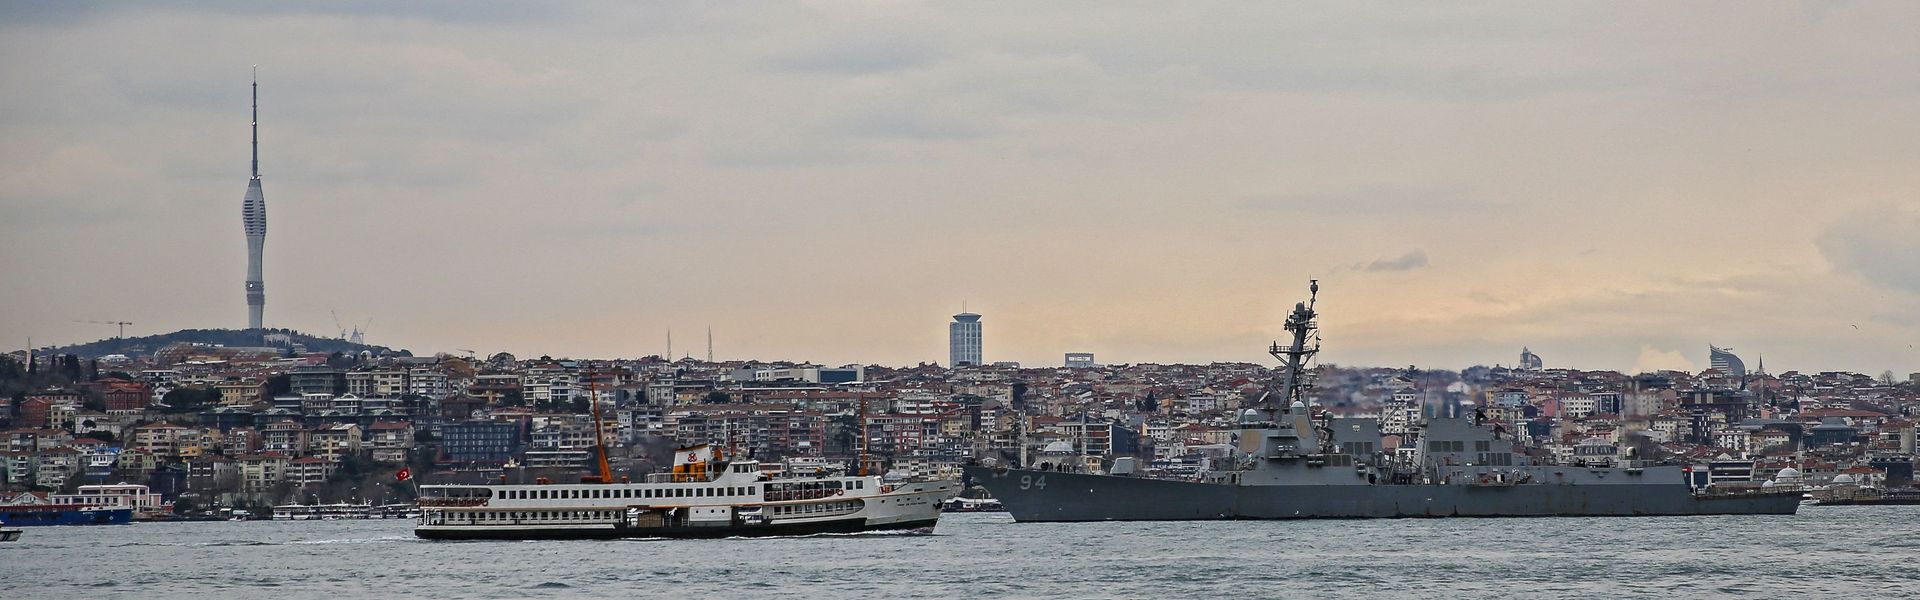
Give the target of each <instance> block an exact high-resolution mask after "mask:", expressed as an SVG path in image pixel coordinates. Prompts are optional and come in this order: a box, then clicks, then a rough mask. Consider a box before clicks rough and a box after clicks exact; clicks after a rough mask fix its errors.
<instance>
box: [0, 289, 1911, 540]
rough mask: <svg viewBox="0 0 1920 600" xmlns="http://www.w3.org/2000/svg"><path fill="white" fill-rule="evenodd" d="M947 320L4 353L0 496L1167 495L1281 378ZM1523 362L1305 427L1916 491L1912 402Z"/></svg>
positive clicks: (1343, 411) (1568, 460) (1882, 380)
mask: <svg viewBox="0 0 1920 600" xmlns="http://www.w3.org/2000/svg"><path fill="white" fill-rule="evenodd" d="M959 317H968V318H966V319H962V318H958V317H957V318H956V319H955V320H954V322H953V325H954V327H953V329H952V333H953V341H954V348H953V350H954V358H955V360H954V363H955V365H956V366H940V365H933V364H927V365H920V366H916V367H907V368H893V367H883V366H875V365H846V366H827V365H816V364H807V363H789V362H762V361H719V362H716V361H712V360H699V359H696V358H692V357H687V358H682V359H680V360H674V361H668V360H665V359H662V358H658V357H649V358H643V359H637V360H573V359H555V358H549V357H539V358H533V359H524V360H523V359H520V358H517V357H514V356H512V355H508V354H504V353H502V354H495V355H493V356H448V355H441V356H436V357H418V358H416V357H407V356H372V355H364V356H346V355H341V354H324V353H299V352H288V351H286V350H284V349H281V350H279V351H268V350H269V349H265V348H260V349H242V348H224V347H208V346H194V347H187V348H180V347H169V348H165V349H162V350H161V351H159V352H155V353H152V354H151V355H146V356H137V357H125V356H115V357H109V358H105V359H100V360H96V361H81V360H78V359H77V358H76V357H60V356H35V357H32V358H31V359H29V358H28V357H27V356H26V355H25V354H24V353H14V354H12V355H10V356H8V357H0V363H4V362H8V361H10V362H11V363H12V366H11V367H10V368H0V373H7V374H8V375H7V377H9V378H11V379H8V380H7V381H6V382H5V383H7V384H8V385H16V386H18V385H22V384H30V385H31V386H32V387H31V389H30V391H27V392H24V393H21V394H19V395H18V396H17V397H9V398H4V399H0V402H5V406H4V407H0V408H3V409H4V410H0V416H4V417H5V418H4V421H5V428H4V435H5V446H4V448H3V449H0V472H4V476H5V477H4V486H5V488H6V490H8V491H10V492H11V493H13V494H14V495H13V496H11V497H12V498H15V499H17V498H20V497H21V496H20V494H22V493H25V494H26V496H27V497H35V496H33V495H34V494H39V495H40V496H41V497H44V496H46V495H57V494H63V493H64V494H71V493H74V491H75V490H76V489H77V488H78V486H80V485H85V484H119V483H129V484H138V485H146V486H148V487H149V488H151V489H152V490H153V493H156V494H159V495H160V496H161V497H163V498H164V499H165V501H166V502H177V501H180V500H183V499H184V500H189V501H191V503H193V504H197V505H200V506H211V505H220V506H240V505H257V506H265V505H271V504H275V503H282V502H290V501H303V500H308V499H319V500H364V501H370V502H380V503H385V502H390V501H394V500H402V499H403V498H396V497H395V496H397V495H405V494H406V493H408V492H407V490H406V488H405V486H395V485H390V483H391V481H392V479H391V475H392V473H393V472H394V471H397V470H398V469H400V468H402V467H403V466H405V467H410V468H411V469H413V471H414V472H415V473H418V474H420V476H421V477H424V478H426V479H429V480H442V481H445V480H452V481H460V480H467V481H483V480H497V479H498V478H501V477H507V478H509V479H513V480H528V479H529V478H533V477H548V478H551V479H553V480H566V478H568V477H572V476H575V475H577V474H578V473H580V472H582V471H583V470H584V469H585V468H586V467H587V465H589V464H591V463H592V462H593V459H594V452H595V451H596V444H598V443H604V444H606V445H607V446H608V447H609V448H611V451H610V455H611V457H610V458H611V462H612V464H613V466H614V469H615V471H616V473H617V474H618V475H619V476H626V477H634V478H638V477H640V476H642V475H644V474H646V473H649V472H653V471H654V470H656V469H659V468H661V466H662V465H663V464H666V463H667V462H668V461H670V456H671V452H672V451H673V450H674V449H675V448H677V447H682V446H685V445H691V444H698V443H709V444H716V445H720V446H723V447H727V448H731V449H733V450H734V451H735V452H738V453H742V454H745V455H751V456H754V457H757V458H760V459H762V460H766V461H778V460H783V459H789V458H807V459H824V460H827V461H838V462H842V463H853V462H858V461H862V460H864V461H865V463H866V464H867V465H868V466H869V467H871V468H873V469H878V470H888V471H898V472H902V473H910V474H927V475H953V474H955V473H956V471H957V469H958V467H959V466H960V465H962V464H964V463H966V462H967V461H971V460H983V459H993V460H997V461H1005V462H1017V461H1024V462H1027V463H1033V462H1036V461H1043V460H1053V461H1061V462H1057V463H1056V464H1063V463H1064V462H1066V461H1079V460H1082V458H1083V457H1092V459H1097V460H1101V461H1111V460H1112V459H1115V458H1120V457H1134V458H1135V459H1136V461H1137V464H1140V465H1142V469H1143V470H1145V471H1149V472H1157V473H1160V474H1162V475H1167V476H1180V475H1182V474H1191V473H1193V472H1196V471H1197V470H1199V469H1202V468H1204V466H1205V465H1206V464H1207V461H1208V460H1212V459H1217V458H1219V457H1223V456H1228V455H1230V453H1231V449H1232V448H1233V447H1235V444H1237V443H1238V442H1239V440H1237V439H1236V436H1237V435H1238V431H1239V427H1238V425H1237V422H1236V416H1237V415H1238V414H1239V412H1240V411H1242V410H1243V409H1245V408H1248V407H1251V406H1254V405H1255V403H1257V402H1259V400H1260V399H1261V398H1262V396H1263V394H1264V393H1266V392H1267V391H1268V390H1270V389H1271V387H1272V385H1273V379H1274V376H1275V371H1274V370H1273V369H1270V368H1269V367H1267V366H1263V365H1257V364H1248V363H1213V364H1206V365H1160V364H1130V365H1129V364H1122V365H1100V364H1096V363H1095V362H1094V359H1093V355H1092V354H1089V353H1069V354H1066V355H1065V360H1064V361H1063V363H1062V365H1061V366H1057V367H1041V368H1021V367H1018V366H980V365H978V364H977V361H978V360H979V359H980V356H979V354H978V353H979V348H980V346H979V335H980V331H979V329H978V324H979V321H978V318H977V317H978V315H973V314H971V313H963V314H962V315H960V316H959ZM1715 351H1716V352H1720V351H1721V350H1719V349H1717V348H1716V349H1715ZM1524 355H1525V356H1528V357H1532V360H1523V361H1522V364H1521V367H1520V368H1505V367H1474V368H1470V369H1466V370H1464V371H1460V372H1452V371H1433V370H1414V369H1410V368H1409V369H1395V368H1346V367H1322V368H1320V369H1319V370H1318V371H1317V372H1316V373H1315V380H1316V386H1315V388H1314V390H1315V392H1314V393H1315V399H1316V403H1317V404H1318V409H1317V410H1319V411H1321V412H1322V413H1323V414H1325V415H1328V416H1334V417H1374V418H1377V419H1379V422H1380V429H1381V432H1382V434H1383V442H1384V445H1385V446H1386V447H1385V448H1384V449H1383V450H1384V451H1389V452H1397V451H1407V450H1411V449H1413V448H1416V447H1417V444H1416V443H1415V442H1416V441H1417V440H1418V438H1419V435H1420V433H1421V431H1422V429H1423V427H1424V423H1425V420H1426V419H1427V418H1428V417H1430V416H1435V415H1462V416H1466V415H1471V416H1473V417H1474V418H1475V419H1476V422H1477V423H1479V424H1481V426H1485V427H1491V428H1497V430H1499V431H1502V432H1510V434H1511V435H1510V436H1507V437H1506V439H1510V440H1512V442H1513V443H1514V444H1515V445H1516V446H1515V449H1516V450H1517V451H1520V452H1524V453H1527V454H1530V455H1531V456H1532V458H1533V459H1535V460H1538V461H1548V462H1559V463H1565V464H1616V463H1623V462H1627V461H1636V460H1673V461H1686V462H1689V463H1699V464H1716V465H1721V467H1717V469H1719V470H1718V471H1716V472H1717V473H1718V475H1715V476H1716V477H1720V478H1722V479H1725V480H1726V481H1727V482H1728V483H1729V484H1732V483H1733V482H1736V481H1744V482H1749V483H1753V482H1760V481H1765V480H1769V479H1777V478H1778V477H1780V476H1781V473H1783V472H1786V473H1789V474H1791V475H1792V477H1793V478H1794V480H1795V481H1801V482H1806V483H1808V484H1811V485H1827V484H1831V483H1832V482H1834V481H1836V480H1838V479H1839V478H1840V477H1841V476H1843V475H1844V476H1845V477H1846V481H1847V482H1850V483H1851V482H1859V483H1852V484H1853V485H1874V486H1885V487H1898V486H1904V485H1909V484H1910V482H1911V481H1912V471H1913V456H1914V432H1915V421H1916V414H1920V385H1916V383H1914V382H1912V381H1906V382H1900V381H1895V380H1893V379H1892V378H1891V377H1889V376H1885V375H1883V376H1880V377H1874V376H1868V375H1863V374H1856V373H1843V372H1823V373H1799V372H1787V373H1782V374H1778V375H1774V374H1769V373H1765V372H1763V370H1762V371H1756V372H1751V373H1744V372H1742V370H1741V369H1736V368H1733V367H1735V366H1738V364H1739V363H1738V362H1737V358H1728V359H1727V360H1726V361H1725V364H1726V366H1727V367H1728V368H1725V369H1723V368H1720V367H1719V366H1716V367H1715V368H1713V369H1709V370H1707V371H1705V372H1701V373H1686V372H1677V371H1663V372H1659V373H1647V374H1640V375H1626V374H1622V373H1617V372H1611V371H1582V370H1576V369H1566V368H1554V369H1547V368H1544V365H1542V364H1541V363H1540V362H1539V360H1538V357H1537V356H1535V355H1533V354H1532V353H1531V352H1530V351H1527V352H1525V354H1524ZM1727 356H1729V357H1731V354H1730V353H1729V354H1728V355H1727ZM29 360H31V366H30V367H27V368H20V365H22V364H28V361H29ZM1715 362H1716V363H1720V362H1722V361H1721V359H1719V358H1716V359H1715ZM0 367H6V365H0ZM596 413H597V414H598V416H599V421H598V422H596V421H595V414H596ZM596 436H597V437H596ZM1069 455H1070V456H1069ZM862 457H864V459H863V458H862ZM1789 469H1791V471H1788V470H1789ZM375 495H378V496H379V497H375ZM5 497H8V496H0V498H5Z"/></svg>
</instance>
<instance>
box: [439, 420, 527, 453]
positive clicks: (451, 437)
mask: <svg viewBox="0 0 1920 600" xmlns="http://www.w3.org/2000/svg"><path fill="white" fill-rule="evenodd" d="M440 438H441V442H440V457H441V459H442V460H444V461H447V462H485V463H504V462H507V461H509V460H512V459H513V455H514V453H516V452H518V451H519V450H520V426H519V425H518V424H515V423H494V422H490V421H467V422H463V423H447V424H444V425H441V426H440Z"/></svg>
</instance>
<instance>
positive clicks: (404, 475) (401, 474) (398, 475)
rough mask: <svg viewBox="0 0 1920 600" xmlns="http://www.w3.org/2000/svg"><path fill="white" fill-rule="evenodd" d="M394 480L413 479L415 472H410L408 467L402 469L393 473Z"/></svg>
mask: <svg viewBox="0 0 1920 600" xmlns="http://www.w3.org/2000/svg"><path fill="white" fill-rule="evenodd" d="M393 478H394V479H397V480H400V481H406V480H408V479H413V471H411V470H409V469H408V468H406V467H400V470H398V471H394V472H393Z"/></svg>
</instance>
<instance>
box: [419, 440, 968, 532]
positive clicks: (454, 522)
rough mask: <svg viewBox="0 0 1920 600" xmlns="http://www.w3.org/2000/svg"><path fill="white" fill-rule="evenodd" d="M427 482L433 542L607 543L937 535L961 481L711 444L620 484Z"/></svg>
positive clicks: (425, 510) (427, 526) (602, 480)
mask: <svg viewBox="0 0 1920 600" xmlns="http://www.w3.org/2000/svg"><path fill="white" fill-rule="evenodd" d="M601 473H602V474H601V475H600V476H599V477H588V478H587V479H589V480H594V481H592V482H589V483H580V484H534V485H507V484H501V485H423V486H420V500H419V504H420V513H421V514H420V520H419V524H418V525H417V526H415V527H414V530H413V531H414V534H415V535H418V536H420V537H422V538H428V539H582V538H586V539H602V538H622V537H671V538H683V537H732V536H766V535H806V534H814V533H854V532H863V531H883V530H924V531H926V532H931V531H932V530H933V527H934V525H935V523H936V522H937V521H938V520H939V518H940V502H941V501H942V500H945V499H947V498H949V497H952V496H954V495H957V494H958V493H959V492H960V485H959V483H958V482H955V481H950V480H948V481H920V482H898V483H888V482H885V481H883V480H882V478H880V477H877V476H845V475H835V474H832V473H829V472H826V471H824V470H822V471H817V472H814V473H812V474H809V475H802V476H796V475H794V474H792V473H782V474H781V475H779V476H774V475H770V474H766V473H762V472H761V468H760V463H759V462H758V461H753V460H733V461H728V460H726V459H725V457H724V456H722V455H720V454H719V452H717V451H716V450H715V449H714V448H713V447H711V446H707V445H700V446H694V447H691V448H684V449H681V450H680V451H678V452H676V453H675V454H674V465H673V470H672V472H670V473H660V474H655V475H650V476H648V478H647V481H646V482H644V483H628V482H620V483H612V482H610V479H611V478H610V477H608V476H607V475H606V471H605V470H604V469H603V470H602V472H601Z"/></svg>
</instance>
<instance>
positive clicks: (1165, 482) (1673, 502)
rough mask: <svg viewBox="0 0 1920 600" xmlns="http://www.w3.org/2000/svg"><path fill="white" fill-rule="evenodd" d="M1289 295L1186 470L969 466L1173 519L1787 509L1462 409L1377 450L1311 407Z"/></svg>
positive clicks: (1366, 422)
mask: <svg viewBox="0 0 1920 600" xmlns="http://www.w3.org/2000/svg"><path fill="white" fill-rule="evenodd" d="M1310 290H1311V291H1310V295H1309V298H1308V300H1307V301H1306V302H1301V303H1298V304H1295V305H1294V308H1293V311H1292V312H1291V313H1290V314H1289V315H1288V317H1287V322H1286V330H1287V331H1288V332H1289V333H1291V334H1292V338H1293V339H1292V342H1291V343H1290V344H1288V345H1286V346H1282V345H1281V344H1280V343H1279V342H1275V343H1274V344H1273V346H1272V347H1271V348H1270V349H1269V352H1270V353H1271V354H1273V356H1274V357H1275V358H1277V359H1279V360H1280V361H1281V362H1282V363H1284V371H1283V372H1282V374H1281V376H1280V377H1279V378H1278V380H1277V381H1276V382H1275V384H1273V385H1272V387H1270V388H1269V391H1268V392H1267V393H1266V394H1264V395H1262V397H1261V401H1260V402H1259V403H1258V406H1257V407H1255V408H1249V409H1247V410H1245V411H1244V412H1243V413H1241V415H1240V417H1239V433H1238V435H1237V436H1236V443H1235V449H1234V450H1235V451H1234V453H1233V457H1232V459H1230V460H1228V461H1225V463H1226V464H1214V465H1211V466H1210V467H1209V468H1207V469H1205V470H1203V471H1202V472H1201V473H1199V474H1198V475H1196V476H1193V477H1189V478H1183V479H1165V478H1156V477H1148V476H1145V475H1141V474H1136V473H1133V472H1130V471H1132V469H1131V468H1130V467H1131V464H1130V462H1131V461H1130V459H1119V460H1116V461H1115V465H1114V467H1113V468H1110V469H1106V470H1105V471H1106V472H1104V473H1103V472H1099V471H1100V469H1099V468H1098V465H1099V462H1098V461H1083V462H1086V463H1090V465H1067V466H1063V467H1055V466H1054V465H1053V464H1051V463H1047V464H1042V465H1041V468H1033V467H1031V466H1027V465H1022V466H1020V467H1009V466H996V465H991V464H986V465H969V466H967V467H966V468H965V475H966V478H967V480H968V484H969V485H980V486H983V487H985V488H986V489H987V491H988V492H990V493H992V494H993V497H994V498H997V499H999V500H1000V502H1001V503H1002V504H1003V505H1005V506H1006V509H1007V512H1008V513H1010V514H1011V515H1012V516H1013V518H1014V520H1016V521H1173V520H1226V519H1350V518H1394V517H1546V516H1585V517H1595V516H1642V515H1646V516H1651V515H1729V514H1780V515H1785V514H1793V513H1794V512H1795V511H1797V510H1798V509H1799V507H1800V500H1801V491H1800V490H1797V489H1791V488H1789V487H1787V486H1776V487H1767V488H1757V489H1756V488H1736V489H1726V488H1715V487H1712V486H1704V485H1702V486H1696V485H1695V484H1694V483H1693V481H1695V478H1692V477H1690V469H1689V468H1688V467H1686V466H1683V465H1677V464H1650V463H1639V462H1628V463H1626V464H1624V465H1617V466H1586V465H1553V464H1533V463H1532V462H1531V461H1530V460H1529V459H1528V457H1527V456H1526V455H1525V454H1522V453H1518V452H1515V451H1514V450H1515V445H1514V441H1513V440H1512V438H1511V436H1506V435H1503V434H1504V433H1505V432H1504V431H1503V430H1502V429H1500V428H1498V427H1497V426H1496V427H1488V426H1485V425H1483V424H1482V423H1479V422H1477V420H1474V419H1469V418H1429V419H1428V420H1427V422H1426V423H1425V427H1424V429H1423V430H1422V431H1421V432H1420V433H1419V435H1418V438H1417V439H1418V441H1417V444H1415V445H1414V447H1413V448H1411V449H1410V450H1411V451H1407V449H1403V450H1401V451H1395V452H1389V451H1385V450H1384V449H1383V447H1382V445H1381V442H1382V436H1381V431H1380V425H1379V422H1378V420H1377V419H1373V418H1334V417H1330V416H1327V414H1326V413H1325V412H1324V411H1321V412H1318V413H1316V412H1315V411H1314V410H1313V408H1312V407H1310V406H1309V401H1310V394H1308V393H1307V391H1308V389H1309V386H1310V385H1311V381H1310V379H1311V377H1310V374H1309V373H1308V371H1307V365H1308V362H1309V360H1310V359H1311V358H1312V356H1313V355H1314V354H1315V353H1317V352H1318V351H1319V350H1320V342H1319V336H1318V335H1317V333H1316V331H1317V329H1318V324H1317V322H1316V318H1317V316H1318V314H1317V313H1316V312H1315V306H1314V305H1315V302H1316V300H1317V298H1318V296H1319V291H1320V285H1319V282H1318V281H1314V282H1312V284H1311V286H1310Z"/></svg>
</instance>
